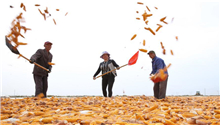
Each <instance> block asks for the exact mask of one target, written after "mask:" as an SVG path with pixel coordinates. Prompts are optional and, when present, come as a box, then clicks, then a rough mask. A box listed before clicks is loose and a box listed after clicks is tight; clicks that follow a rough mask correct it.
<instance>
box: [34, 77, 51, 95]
mask: <svg viewBox="0 0 220 125" xmlns="http://www.w3.org/2000/svg"><path fill="white" fill-rule="evenodd" d="M47 77H48V76H40V75H34V82H35V96H37V95H39V94H40V93H43V94H44V97H47V88H48V82H47Z"/></svg>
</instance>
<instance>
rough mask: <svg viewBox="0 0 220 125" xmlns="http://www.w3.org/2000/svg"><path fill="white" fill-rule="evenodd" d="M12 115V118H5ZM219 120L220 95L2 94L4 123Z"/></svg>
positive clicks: (122, 124) (153, 124)
mask: <svg viewBox="0 0 220 125" xmlns="http://www.w3.org/2000/svg"><path fill="white" fill-rule="evenodd" d="M9 119H14V121H12V120H11V121H7V120H9ZM219 123H220V98H219V96H211V97H198V96H195V97H167V98H166V99H162V100H156V99H154V98H153V97H147V96H125V97H112V98H104V97H75V98H56V97H51V98H42V99H39V98H35V97H33V98H22V99H10V98H1V124H2V125H3V124H5V125H12V124H13V125H15V124H19V125H24V124H25V125H28V124H33V125H40V124H57V125H71V124H78V125H79V124H80V125H87V124H88V125H89V124H93V125H96V124H97V125H98V124H103V125H104V124H108V125H129V124H130V125H134V124H146V125H174V124H177V125H180V124H183V125H186V124H192V125H193V124H194V125H196V124H207V125H209V124H211V125H217V124H219Z"/></svg>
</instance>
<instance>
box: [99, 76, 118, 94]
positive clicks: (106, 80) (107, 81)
mask: <svg viewBox="0 0 220 125" xmlns="http://www.w3.org/2000/svg"><path fill="white" fill-rule="evenodd" d="M114 81H115V76H114V75H113V74H112V73H110V74H107V75H105V76H103V77H102V93H103V96H104V97H107V91H106V88H107V86H108V97H112V88H113V84H114Z"/></svg>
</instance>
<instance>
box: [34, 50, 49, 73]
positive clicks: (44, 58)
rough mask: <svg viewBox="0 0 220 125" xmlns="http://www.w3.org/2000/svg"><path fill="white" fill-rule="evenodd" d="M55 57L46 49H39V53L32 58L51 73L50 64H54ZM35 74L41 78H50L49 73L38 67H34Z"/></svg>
mask: <svg viewBox="0 0 220 125" xmlns="http://www.w3.org/2000/svg"><path fill="white" fill-rule="evenodd" d="M52 58H53V55H52V54H51V53H50V52H49V53H48V52H47V51H46V50H45V49H38V50H37V52H36V53H35V54H34V55H32V56H31V59H34V60H35V62H36V63H38V64H39V65H41V66H43V67H45V68H47V69H49V70H50V71H51V68H52V66H51V65H49V64H48V62H52ZM33 74H35V75H40V76H48V72H47V71H46V70H44V69H42V68H40V67H38V66H36V65H35V66H34V70H33Z"/></svg>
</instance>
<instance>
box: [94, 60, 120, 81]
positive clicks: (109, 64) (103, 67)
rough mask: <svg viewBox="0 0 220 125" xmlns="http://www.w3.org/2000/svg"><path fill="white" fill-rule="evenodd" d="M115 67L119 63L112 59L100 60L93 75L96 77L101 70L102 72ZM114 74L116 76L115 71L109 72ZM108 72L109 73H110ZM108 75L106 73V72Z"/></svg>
mask: <svg viewBox="0 0 220 125" xmlns="http://www.w3.org/2000/svg"><path fill="white" fill-rule="evenodd" d="M115 67H119V65H118V64H117V63H116V62H115V61H114V60H113V59H109V60H108V62H104V61H103V62H101V63H100V64H99V68H98V70H97V71H96V73H95V74H94V77H96V76H97V75H98V74H99V73H100V72H101V70H102V74H104V73H106V72H108V71H111V70H113V69H115ZM111 73H112V74H113V75H114V76H117V74H116V71H113V72H111ZM111 73H109V74H111ZM106 75H108V74H106Z"/></svg>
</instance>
